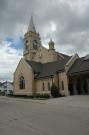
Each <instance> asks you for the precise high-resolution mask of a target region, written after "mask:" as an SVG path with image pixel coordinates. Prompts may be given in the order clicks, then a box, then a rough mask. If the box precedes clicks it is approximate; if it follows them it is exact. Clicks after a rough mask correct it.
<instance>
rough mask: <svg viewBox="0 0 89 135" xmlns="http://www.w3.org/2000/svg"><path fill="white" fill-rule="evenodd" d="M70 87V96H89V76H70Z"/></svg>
mask: <svg viewBox="0 0 89 135" xmlns="http://www.w3.org/2000/svg"><path fill="white" fill-rule="evenodd" d="M68 86H69V92H70V95H84V94H89V74H83V75H74V76H70V77H69V84H68Z"/></svg>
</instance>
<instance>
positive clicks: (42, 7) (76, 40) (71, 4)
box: [0, 0, 89, 81]
mask: <svg viewBox="0 0 89 135" xmlns="http://www.w3.org/2000/svg"><path fill="white" fill-rule="evenodd" d="M31 13H33V17H34V23H35V26H36V31H37V32H39V33H40V37H41V41H42V44H43V45H44V46H45V47H48V42H49V40H50V39H51V38H52V39H53V40H54V42H55V48H56V50H59V52H61V53H65V54H68V55H73V54H74V53H76V52H77V53H78V54H79V56H81V57H82V56H85V55H86V54H89V0H0V81H5V80H10V81H12V80H13V72H14V71H15V69H16V66H17V64H18V62H19V60H20V58H21V57H22V52H23V50H22V48H23V36H24V33H25V32H26V31H27V28H28V24H29V20H30V16H31Z"/></svg>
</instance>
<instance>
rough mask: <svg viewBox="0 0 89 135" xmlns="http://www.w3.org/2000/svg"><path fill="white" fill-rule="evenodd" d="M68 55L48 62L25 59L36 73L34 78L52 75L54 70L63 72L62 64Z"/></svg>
mask: <svg viewBox="0 0 89 135" xmlns="http://www.w3.org/2000/svg"><path fill="white" fill-rule="evenodd" d="M69 59H70V57H66V58H65V59H62V60H59V61H54V62H48V63H44V64H42V63H39V62H34V61H26V62H27V63H28V64H29V65H30V66H31V67H32V68H33V71H34V72H35V73H38V74H37V76H36V77H35V78H36V79H40V78H45V77H48V76H52V75H54V74H55V73H56V72H63V71H64V66H65V64H66V63H67V62H68V60H69Z"/></svg>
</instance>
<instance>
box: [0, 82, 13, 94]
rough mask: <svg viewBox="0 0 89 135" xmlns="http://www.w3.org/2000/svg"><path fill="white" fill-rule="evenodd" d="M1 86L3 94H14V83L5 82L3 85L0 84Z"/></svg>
mask: <svg viewBox="0 0 89 135" xmlns="http://www.w3.org/2000/svg"><path fill="white" fill-rule="evenodd" d="M0 85H1V88H0V89H1V92H3V94H5V95H8V94H10V93H13V83H12V82H8V81H5V82H3V83H0Z"/></svg>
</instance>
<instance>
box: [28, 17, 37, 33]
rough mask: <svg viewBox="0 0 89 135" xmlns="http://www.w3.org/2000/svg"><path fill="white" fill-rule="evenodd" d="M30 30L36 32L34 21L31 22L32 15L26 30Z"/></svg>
mask: <svg viewBox="0 0 89 135" xmlns="http://www.w3.org/2000/svg"><path fill="white" fill-rule="evenodd" d="M29 31H31V32H36V29H35V26H34V22H33V16H32V15H31V18H30V24H29V26H28V32H29Z"/></svg>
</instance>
